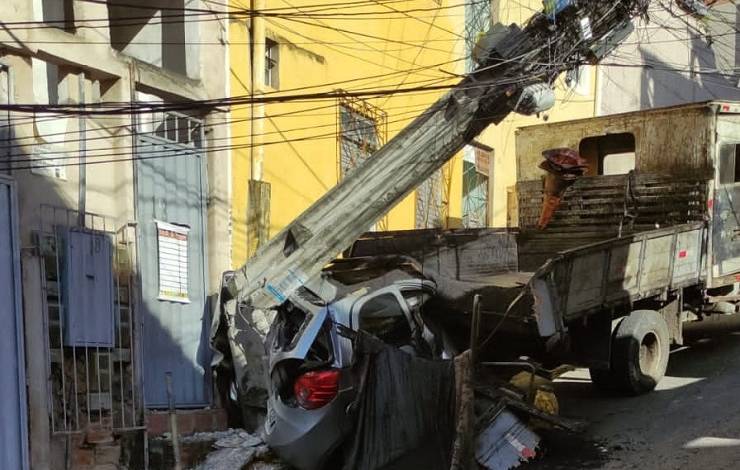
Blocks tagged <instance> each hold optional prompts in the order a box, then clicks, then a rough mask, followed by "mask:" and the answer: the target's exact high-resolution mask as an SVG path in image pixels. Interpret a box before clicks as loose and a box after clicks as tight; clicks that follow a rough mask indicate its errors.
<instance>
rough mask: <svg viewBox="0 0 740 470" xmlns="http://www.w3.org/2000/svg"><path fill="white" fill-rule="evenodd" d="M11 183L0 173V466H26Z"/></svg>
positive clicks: (17, 256)
mask: <svg viewBox="0 0 740 470" xmlns="http://www.w3.org/2000/svg"><path fill="white" fill-rule="evenodd" d="M15 204H16V201H15V186H14V185H13V183H12V182H11V181H10V180H8V179H6V178H4V177H3V176H2V175H0V325H2V327H0V371H2V373H3V377H4V378H3V380H0V397H2V399H0V468H8V469H10V468H12V469H21V470H25V469H27V468H28V439H27V425H26V378H25V373H26V367H25V361H24V356H23V328H22V325H23V321H22V318H21V298H20V296H21V287H20V249H19V247H18V238H17V233H16V230H17V218H16V212H15Z"/></svg>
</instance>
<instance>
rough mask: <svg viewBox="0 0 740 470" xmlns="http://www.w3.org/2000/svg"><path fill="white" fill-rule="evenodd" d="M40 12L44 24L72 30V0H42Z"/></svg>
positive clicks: (73, 23) (73, 25)
mask: <svg viewBox="0 0 740 470" xmlns="http://www.w3.org/2000/svg"><path fill="white" fill-rule="evenodd" d="M41 14H42V18H43V20H44V23H46V24H49V25H51V26H54V27H57V28H60V29H63V30H65V31H73V30H74V27H75V22H74V5H73V0H42V2H41Z"/></svg>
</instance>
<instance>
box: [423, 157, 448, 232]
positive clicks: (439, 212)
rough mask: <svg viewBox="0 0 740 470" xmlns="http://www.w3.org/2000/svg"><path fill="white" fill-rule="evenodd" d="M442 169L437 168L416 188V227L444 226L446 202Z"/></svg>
mask: <svg viewBox="0 0 740 470" xmlns="http://www.w3.org/2000/svg"><path fill="white" fill-rule="evenodd" d="M442 180H443V178H442V171H441V170H437V171H436V172H434V174H433V175H432V176H431V177H430V178H429V179H427V180H426V181H424V182H423V183H422V184H421V185H420V186H419V187H418V188H417V190H416V228H420V229H421V228H443V227H444V226H445V216H446V214H445V212H446V211H445V206H446V205H445V202H444V197H443V181H442Z"/></svg>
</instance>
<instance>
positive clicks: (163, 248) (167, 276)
mask: <svg viewBox="0 0 740 470" xmlns="http://www.w3.org/2000/svg"><path fill="white" fill-rule="evenodd" d="M189 231H190V228H188V227H185V226H182V225H174V224H168V223H165V222H159V221H157V242H158V248H159V300H169V301H171V302H182V303H188V302H189V300H188V232H189Z"/></svg>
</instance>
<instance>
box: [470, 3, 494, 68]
mask: <svg viewBox="0 0 740 470" xmlns="http://www.w3.org/2000/svg"><path fill="white" fill-rule="evenodd" d="M490 26H491V2H488V1H482V2H470V3H466V4H465V55H466V59H465V69H466V71H467V72H472V71H473V69H475V62H474V61H473V58H472V53H473V48H474V47H475V44H476V42H478V37H479V36H480V34H481V33H485V32H486V31H488V28H489V27H490Z"/></svg>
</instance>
